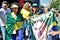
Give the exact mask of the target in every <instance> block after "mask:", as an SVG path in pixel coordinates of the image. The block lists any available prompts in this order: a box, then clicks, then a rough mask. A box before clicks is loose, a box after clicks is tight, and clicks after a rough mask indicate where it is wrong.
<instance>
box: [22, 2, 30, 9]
mask: <svg viewBox="0 0 60 40" xmlns="http://www.w3.org/2000/svg"><path fill="white" fill-rule="evenodd" d="M26 5H28V6H29V10H30V9H31V4H30V3H29V2H26V3H25V4H24V6H23V9H25V8H26Z"/></svg>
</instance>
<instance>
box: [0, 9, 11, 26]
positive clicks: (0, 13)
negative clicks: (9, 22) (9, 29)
mask: <svg viewBox="0 0 60 40" xmlns="http://www.w3.org/2000/svg"><path fill="white" fill-rule="evenodd" d="M10 12H11V10H10V9H9V8H7V9H6V10H4V9H3V8H1V9H0V26H5V23H6V18H7V14H6V13H10Z"/></svg>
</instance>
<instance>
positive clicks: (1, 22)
mask: <svg viewBox="0 0 60 40" xmlns="http://www.w3.org/2000/svg"><path fill="white" fill-rule="evenodd" d="M10 12H11V10H10V9H9V8H8V2H6V1H3V2H2V8H1V9H0V27H1V31H2V35H3V40H5V28H4V27H5V26H6V25H5V23H6V18H7V14H8V13H10Z"/></svg>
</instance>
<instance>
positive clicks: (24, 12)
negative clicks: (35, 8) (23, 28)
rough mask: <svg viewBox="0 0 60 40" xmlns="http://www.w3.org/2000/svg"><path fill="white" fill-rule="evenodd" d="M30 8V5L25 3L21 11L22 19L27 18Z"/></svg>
mask: <svg viewBox="0 0 60 40" xmlns="http://www.w3.org/2000/svg"><path fill="white" fill-rule="evenodd" d="M30 8H31V4H30V3H29V2H26V3H25V4H24V6H23V8H22V10H21V14H22V16H23V18H24V19H27V18H29V15H30Z"/></svg>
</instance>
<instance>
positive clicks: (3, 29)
mask: <svg viewBox="0 0 60 40" xmlns="http://www.w3.org/2000/svg"><path fill="white" fill-rule="evenodd" d="M0 27H1V31H2V35H3V40H5V28H4V26H0Z"/></svg>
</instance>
